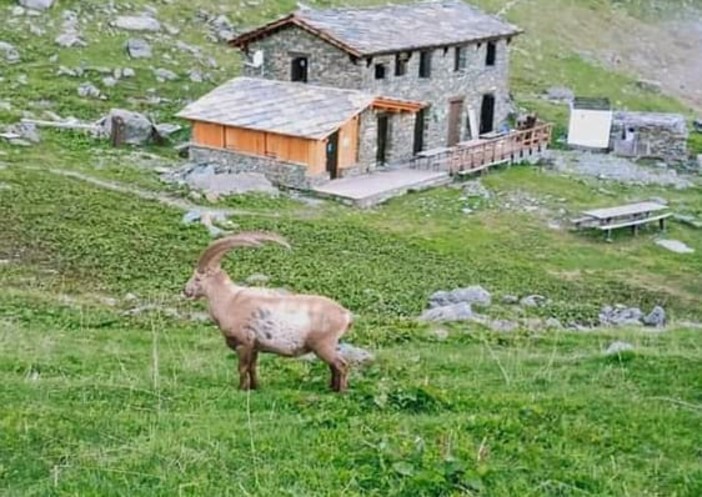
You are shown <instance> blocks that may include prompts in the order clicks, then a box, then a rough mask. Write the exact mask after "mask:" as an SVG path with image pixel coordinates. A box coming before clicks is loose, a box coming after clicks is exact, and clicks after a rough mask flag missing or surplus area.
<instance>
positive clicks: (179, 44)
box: [175, 40, 201, 56]
mask: <svg viewBox="0 0 702 497" xmlns="http://www.w3.org/2000/svg"><path fill="white" fill-rule="evenodd" d="M175 46H176V48H177V49H178V50H180V51H181V52H187V53H189V54H191V55H195V56H199V55H200V54H201V50H200V48H199V47H195V46H193V45H188V44H187V43H185V42H184V41H182V40H177V41H176V44H175Z"/></svg>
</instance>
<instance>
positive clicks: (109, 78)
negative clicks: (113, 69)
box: [102, 76, 117, 88]
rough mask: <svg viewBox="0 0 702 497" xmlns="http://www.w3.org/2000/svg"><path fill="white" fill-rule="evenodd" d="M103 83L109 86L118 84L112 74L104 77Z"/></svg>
mask: <svg viewBox="0 0 702 497" xmlns="http://www.w3.org/2000/svg"><path fill="white" fill-rule="evenodd" d="M102 84H103V85H105V86H106V87H107V88H112V87H113V86H116V85H117V80H116V79H115V78H113V77H112V76H106V77H104V78H102Z"/></svg>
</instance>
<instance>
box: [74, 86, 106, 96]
mask: <svg viewBox="0 0 702 497" xmlns="http://www.w3.org/2000/svg"><path fill="white" fill-rule="evenodd" d="M78 95H79V96H81V97H83V98H100V97H102V92H101V91H100V89H99V88H98V87H97V86H95V85H94V84H92V83H88V82H86V83H83V84H81V85H80V86H79V87H78Z"/></svg>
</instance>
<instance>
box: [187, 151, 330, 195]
mask: <svg viewBox="0 0 702 497" xmlns="http://www.w3.org/2000/svg"><path fill="white" fill-rule="evenodd" d="M190 160H191V161H193V162H195V163H197V164H213V165H214V166H215V172H216V173H223V172H227V173H260V174H263V175H264V176H266V178H268V180H269V181H270V182H271V183H273V184H274V185H276V186H283V187H286V188H293V189H296V190H309V189H311V188H312V187H314V186H316V185H320V184H322V183H324V182H326V181H329V174H327V173H325V174H322V175H318V176H310V175H308V174H307V171H308V169H307V167H306V166H303V165H301V164H291V163H287V162H282V161H278V160H275V159H271V158H267V157H259V156H255V155H247V154H242V153H238V152H233V151H230V150H221V149H216V148H209V147H203V146H196V145H193V146H191V147H190Z"/></svg>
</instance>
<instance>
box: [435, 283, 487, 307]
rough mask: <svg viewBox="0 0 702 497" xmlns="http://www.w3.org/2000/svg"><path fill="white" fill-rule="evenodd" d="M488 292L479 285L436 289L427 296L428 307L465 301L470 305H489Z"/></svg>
mask: <svg viewBox="0 0 702 497" xmlns="http://www.w3.org/2000/svg"><path fill="white" fill-rule="evenodd" d="M491 300H492V298H491V295H490V292H488V291H487V290H485V289H484V288H483V287H481V286H470V287H467V288H458V289H455V290H451V291H450V292H446V291H438V292H434V293H433V294H432V295H431V296H430V297H429V307H432V308H433V307H443V306H447V305H451V304H458V303H461V302H465V303H467V304H471V305H481V306H489V305H490V303H491Z"/></svg>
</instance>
